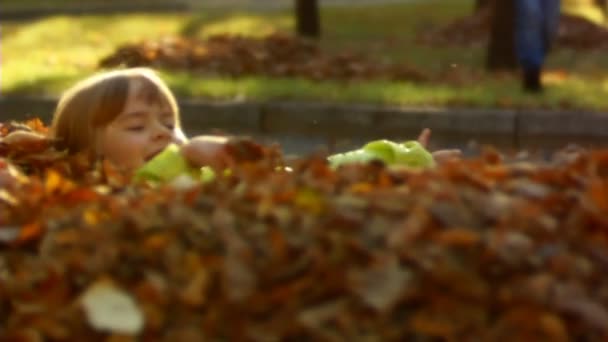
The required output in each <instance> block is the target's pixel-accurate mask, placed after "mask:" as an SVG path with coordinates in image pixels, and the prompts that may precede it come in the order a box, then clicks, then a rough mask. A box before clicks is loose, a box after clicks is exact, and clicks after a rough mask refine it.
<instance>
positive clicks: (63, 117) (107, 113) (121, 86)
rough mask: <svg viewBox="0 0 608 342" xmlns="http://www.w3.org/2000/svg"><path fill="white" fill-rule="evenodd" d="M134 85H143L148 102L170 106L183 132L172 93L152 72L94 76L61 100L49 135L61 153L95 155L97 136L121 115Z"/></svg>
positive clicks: (120, 71) (133, 69) (124, 71)
mask: <svg viewBox="0 0 608 342" xmlns="http://www.w3.org/2000/svg"><path fill="white" fill-rule="evenodd" d="M132 82H140V83H141V88H140V90H139V91H140V94H141V95H142V96H143V97H144V99H145V100H146V101H149V102H156V103H159V104H160V105H168V106H169V107H170V108H171V111H172V112H173V113H174V115H175V127H176V128H180V122H179V110H178V107H177V102H176V100H175V97H174V96H173V93H172V92H171V91H170V90H169V88H168V87H167V85H166V84H165V83H164V82H163V81H162V80H161V79H160V78H159V77H158V75H157V74H156V73H155V72H154V71H153V70H152V69H149V68H131V69H122V70H113V71H107V72H104V73H100V74H97V75H93V76H91V77H89V78H87V79H84V80H82V81H80V82H78V83H77V84H76V85H74V86H73V87H72V88H70V89H68V90H67V91H66V92H65V93H64V94H63V95H62V97H61V99H60V100H59V102H58V104H57V107H56V109H55V113H54V114H53V121H52V123H51V129H50V135H51V137H52V138H54V139H56V140H57V147H58V148H59V149H60V150H67V152H68V153H70V154H74V153H79V152H89V153H95V151H93V150H94V149H95V146H94V145H95V141H96V132H97V130H98V129H99V128H101V127H104V126H105V125H107V124H108V123H110V122H111V121H112V120H114V119H115V118H116V116H118V114H120V113H121V112H122V111H123V109H124V107H125V103H126V101H127V98H128V96H129V87H130V84H131V83H132Z"/></svg>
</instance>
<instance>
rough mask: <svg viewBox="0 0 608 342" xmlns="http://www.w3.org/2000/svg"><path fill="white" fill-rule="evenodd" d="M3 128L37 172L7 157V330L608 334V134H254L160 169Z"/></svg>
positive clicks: (1, 242) (411, 336)
mask: <svg viewBox="0 0 608 342" xmlns="http://www.w3.org/2000/svg"><path fill="white" fill-rule="evenodd" d="M29 127H34V129H43V127H41V125H36V124H32V123H30V125H29ZM14 129H19V127H17V126H14V125H4V126H3V127H2V135H4V134H6V132H8V131H11V130H14ZM9 142H10V143H7V142H6V141H5V139H4V138H3V140H2V142H0V151H1V154H2V156H3V159H2V169H3V170H4V171H7V170H8V169H10V168H13V167H19V168H20V169H21V170H22V172H26V171H27V173H28V174H29V176H28V175H25V174H24V173H16V172H17V171H16V170H14V169H13V170H12V175H13V176H15V177H12V178H11V177H8V176H7V173H6V172H3V173H2V175H3V178H2V181H3V182H4V183H3V187H2V189H1V190H0V222H1V223H0V317H1V319H0V336H2V338H4V339H7V340H23V341H37V340H82V341H84V340H86V341H97V340H105V339H106V338H108V337H111V338H114V339H112V340H123V339H124V340H130V339H129V337H132V338H137V339H138V340H166V341H202V340H211V341H215V340H235V341H247V340H252V341H269V340H304V341H308V340H310V341H313V340H314V341H320V340H333V341H354V340H360V339H363V338H366V339H369V340H379V341H406V340H414V341H416V340H428V339H439V340H452V341H453V340H457V341H461V340H478V341H498V340H504V341H568V340H603V339H606V338H608V272H607V271H608V150H596V151H587V152H581V153H578V154H561V155H560V156H559V157H556V158H555V159H554V160H552V161H551V162H547V163H544V162H543V163H541V162H523V161H522V162H512V163H511V162H510V163H506V162H503V161H501V157H500V155H499V154H498V153H496V152H493V151H490V150H488V151H486V152H484V153H483V154H482V155H481V156H480V157H479V158H475V159H468V160H462V161H459V162H453V163H448V164H445V165H441V166H439V167H437V168H435V169H431V170H426V171H420V172H414V171H411V170H403V169H401V170H392V169H388V168H387V167H385V166H384V165H382V164H381V163H373V162H372V163H370V164H367V165H350V166H343V167H341V168H340V169H338V170H332V169H330V168H329V167H328V165H327V162H326V161H325V159H324V158H322V157H315V156H312V157H308V158H303V159H302V160H298V161H296V162H294V164H293V165H292V168H293V172H284V171H277V168H276V166H277V165H280V164H281V156H280V153H278V151H276V150H273V149H271V148H266V147H261V146H260V147H259V149H258V150H257V152H260V151H261V154H260V155H259V156H260V158H259V159H258V160H257V161H251V158H249V159H247V158H243V160H248V161H246V162H243V163H241V164H240V165H239V166H238V167H235V168H234V170H233V172H232V174H231V175H229V176H226V177H220V178H218V179H216V180H215V181H213V182H211V183H208V184H204V185H203V184H195V185H193V184H187V183H183V182H178V183H170V184H166V185H162V186H159V187H153V186H149V185H145V184H129V183H128V182H127V181H126V180H125V179H124V178H122V177H121V176H120V174H119V173H116V172H115V171H113V169H112V167H111V166H109V165H100V166H99V167H98V168H96V169H95V170H94V171H86V169H85V168H82V165H83V164H82V163H81V161H78V160H77V159H74V158H67V157H65V156H64V155H62V154H61V153H57V152H55V151H53V150H52V148H51V147H49V145H48V144H45V143H44V142H40V143H39V144H34V145H35V146H34V145H31V146H19V143H18V142H15V141H12V142H11V141H9ZM237 148H238V146H237ZM246 151H251V148H250V147H247V148H244V149H243V153H247V152H246ZM257 152H256V153H257ZM9 180H13V183H9Z"/></svg>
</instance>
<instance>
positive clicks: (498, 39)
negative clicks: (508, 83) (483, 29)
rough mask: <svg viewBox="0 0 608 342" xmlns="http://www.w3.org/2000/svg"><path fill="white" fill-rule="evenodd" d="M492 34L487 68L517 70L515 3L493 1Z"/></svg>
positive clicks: (500, 0)
mask: <svg viewBox="0 0 608 342" xmlns="http://www.w3.org/2000/svg"><path fill="white" fill-rule="evenodd" d="M491 2H492V6H493V8H492V15H491V23H492V24H491V32H490V40H489V42H488V50H487V55H486V68H487V69H488V70H491V71H500V70H510V71H511V70H516V69H517V67H518V63H517V57H516V54H515V44H514V41H515V2H514V1H513V0H491Z"/></svg>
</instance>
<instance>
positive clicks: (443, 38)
mask: <svg viewBox="0 0 608 342" xmlns="http://www.w3.org/2000/svg"><path fill="white" fill-rule="evenodd" d="M490 27H491V15H490V12H489V11H488V10H482V11H478V12H476V13H475V14H473V15H470V16H467V17H464V18H459V19H456V20H454V21H453V22H451V23H449V24H447V25H445V26H443V27H439V28H435V29H430V30H428V29H427V30H424V31H422V32H420V33H419V34H418V36H417V41H418V42H420V43H422V44H428V45H431V46H445V45H449V46H482V45H485V44H486V43H487V40H488V39H489V34H490ZM554 44H555V46H557V47H558V48H567V49H573V50H578V51H588V50H606V49H608V29H607V28H605V27H602V26H599V25H596V24H594V23H593V22H591V21H589V20H586V19H584V18H581V17H577V16H572V15H567V14H562V15H561V17H560V22H559V27H558V31H557V37H556V39H555V42H554Z"/></svg>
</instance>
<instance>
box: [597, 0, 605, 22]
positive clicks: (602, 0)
mask: <svg viewBox="0 0 608 342" xmlns="http://www.w3.org/2000/svg"><path fill="white" fill-rule="evenodd" d="M595 5H596V6H597V7H599V8H600V9H601V10H602V13H604V20H607V19H608V1H607V0H595Z"/></svg>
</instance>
